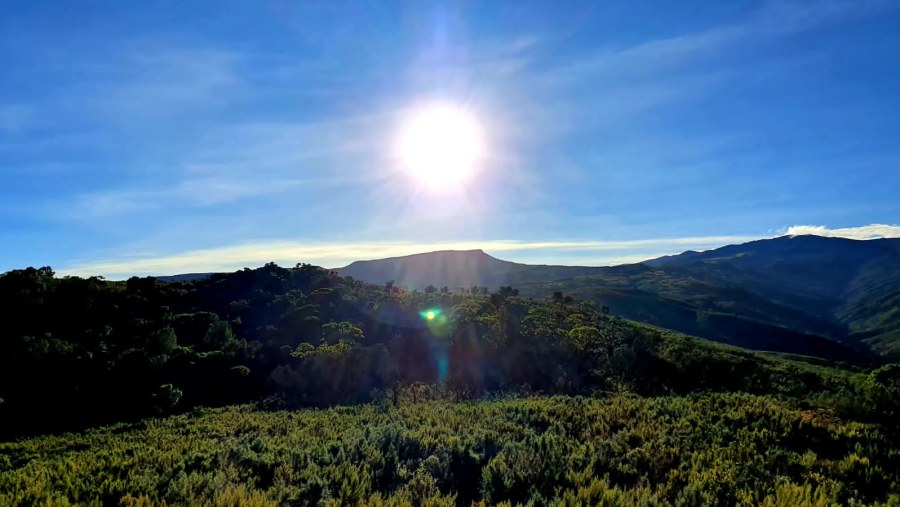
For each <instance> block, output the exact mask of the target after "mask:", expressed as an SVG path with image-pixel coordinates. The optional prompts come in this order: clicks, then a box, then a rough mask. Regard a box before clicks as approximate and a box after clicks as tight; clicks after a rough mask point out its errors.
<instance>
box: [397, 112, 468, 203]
mask: <svg viewBox="0 0 900 507" xmlns="http://www.w3.org/2000/svg"><path fill="white" fill-rule="evenodd" d="M396 156H397V158H398V160H399V162H400V165H401V167H402V168H403V170H404V171H405V172H406V173H408V174H409V175H410V176H411V177H412V178H413V179H414V180H415V181H416V182H418V183H419V184H421V185H422V186H424V187H426V188H429V189H447V188H451V187H459V186H461V185H463V184H464V183H466V182H467V181H468V180H469V179H470V178H471V177H472V176H473V175H474V174H475V173H476V172H477V170H478V169H479V164H480V163H481V162H482V161H483V159H484V157H485V143H484V134H483V132H482V129H481V125H480V124H479V122H478V120H477V119H476V118H475V115H473V114H472V113H471V112H469V111H468V110H466V109H464V108H462V107H460V106H457V105H455V104H449V103H438V104H430V105H426V106H422V107H419V108H416V109H415V110H413V111H412V112H411V113H410V114H409V115H408V116H407V117H406V118H405V120H404V121H403V124H402V126H401V129H400V133H399V136H398V139H397V145H396Z"/></svg>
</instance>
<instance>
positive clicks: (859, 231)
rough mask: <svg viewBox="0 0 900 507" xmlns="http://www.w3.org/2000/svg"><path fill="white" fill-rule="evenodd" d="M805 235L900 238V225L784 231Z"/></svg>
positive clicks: (795, 227)
mask: <svg viewBox="0 0 900 507" xmlns="http://www.w3.org/2000/svg"><path fill="white" fill-rule="evenodd" d="M804 234H813V235H815V236H827V237H830V238H848V239H880V238H900V225H887V224H871V225H863V226H860V227H842V228H837V229H829V228H828V227H826V226H824V225H793V226H791V227H788V228H787V229H785V230H784V235H786V236H801V235H804Z"/></svg>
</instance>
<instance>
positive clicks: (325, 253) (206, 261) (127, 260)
mask: <svg viewBox="0 0 900 507" xmlns="http://www.w3.org/2000/svg"><path fill="white" fill-rule="evenodd" d="M753 239H758V238H757V237H754V236H704V237H689V238H659V239H646V240H632V241H515V240H493V241H448V242H434V243H419V242H409V241H407V242H404V241H390V242H376V241H371V242H333V243H303V242H296V241H274V242H260V243H250V244H242V245H233V246H226V247H221V248H209V249H200V250H191V251H186V252H180V253H175V254H170V255H159V256H154V255H143V256H137V255H134V256H123V257H119V258H116V259H110V260H106V261H99V262H84V263H75V264H72V265H70V266H68V267H66V268H64V269H62V270H60V273H61V274H63V275H81V276H89V275H103V276H106V277H109V278H122V277H128V276H132V275H164V274H174V273H190V272H211V271H233V270H236V269H241V268H244V267H254V266H260V265H262V264H265V263H267V262H276V263H278V264H281V265H285V266H293V265H294V264H296V263H298V262H308V263H312V264H317V265H322V266H329V267H338V266H343V265H346V264H348V263H350V262H353V261H355V260H361V259H378V258H384V257H396V256H400V255H409V254H414V253H421V252H429V251H435V250H474V249H482V250H484V251H486V252H488V253H490V254H496V255H500V256H503V257H504V258H505V259H509V260H519V261H527V262H532V263H546V264H560V263H567V264H568V263H572V262H573V261H574V260H576V259H577V260H578V261H579V263H582V264H588V265H608V264H613V263H621V262H636V261H640V260H645V259H650V258H653V257H657V256H659V255H663V254H667V253H676V252H680V251H682V250H687V249H692V250H697V249H701V250H702V249H709V248H714V247H717V246H721V245H724V244H728V243H739V242H744V241H749V240H753ZM573 254H574V257H573Z"/></svg>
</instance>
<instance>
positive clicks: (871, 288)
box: [521, 236, 900, 358]
mask: <svg viewBox="0 0 900 507" xmlns="http://www.w3.org/2000/svg"><path fill="white" fill-rule="evenodd" d="M521 289H522V291H523V293H525V294H528V295H532V296H539V295H544V294H547V293H550V292H552V291H564V292H566V293H567V294H569V295H571V296H573V297H575V298H576V299H578V300H594V301H597V302H600V303H602V304H605V305H607V306H609V307H610V309H611V310H612V311H613V313H615V314H618V315H622V316H625V317H628V318H631V319H635V320H640V321H643V322H648V323H651V324H655V325H659V326H663V327H668V328H672V329H676V330H678V331H682V332H685V333H691V334H695V335H698V336H703V337H705V338H709V339H713V340H717V341H724V342H728V343H732V344H735V345H742V346H746V347H750V348H765V349H769V350H780V351H783V352H792V353H806V354H811V355H818V356H822V357H835V356H839V355H840V354H843V353H845V350H844V349H845V348H846V347H850V348H853V349H855V350H857V351H873V352H875V353H878V354H881V355H884V356H887V357H889V358H897V357H900V240H898V239H881V240H866V241H860V240H850V239H843V238H826V237H820V236H792V237H780V238H774V239H768V240H759V241H753V242H749V243H744V244H741V245H729V246H725V247H722V248H718V249H715V250H709V251H705V252H685V253H683V254H680V255H674V256H668V257H661V258H659V259H654V260H651V261H646V262H644V263H642V264H637V265H626V266H613V267H610V268H607V269H606V270H604V271H602V272H599V273H595V274H593V275H589V276H584V277H577V278H572V279H567V280H557V281H554V282H549V283H547V282H538V283H532V284H526V285H524V286H523V287H521ZM822 338H825V339H827V341H823V340H822ZM837 345H843V346H845V347H840V346H837ZM804 350H805V352H803V351H804Z"/></svg>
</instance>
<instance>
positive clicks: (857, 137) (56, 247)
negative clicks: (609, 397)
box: [0, 0, 900, 276]
mask: <svg viewBox="0 0 900 507" xmlns="http://www.w3.org/2000/svg"><path fill="white" fill-rule="evenodd" d="M564 4H565V5H556V4H555V5H554V6H553V7H552V8H551V7H550V6H549V5H548V4H546V3H543V2H490V3H483V4H479V5H475V4H464V3H459V2H448V1H432V2H422V3H416V4H412V3H403V2H397V3H384V2H355V1H354V2H314V3H313V2H302V3H300V2H267V3H265V4H255V3H246V4H239V3H231V2H212V1H200V2H191V3H189V4H182V3H178V2H171V1H165V2H157V3H153V4H149V3H113V2H99V3H92V4H58V3H50V2H43V1H37V2H28V3H24V2H12V3H7V4H3V5H0V66H2V68H3V69H4V71H3V72H2V73H0V168H2V170H0V178H2V180H0V183H2V184H0V241H2V244H3V245H4V248H3V250H2V254H0V270H2V271H5V270H8V269H13V268H20V267H25V266H40V265H50V266H53V267H54V268H56V269H57V271H59V272H61V273H63V274H80V275H92V274H102V275H106V276H122V275H129V274H173V273H179V272H182V273H183V272H192V271H193V272H196V271H214V270H225V269H237V268H240V267H243V266H255V265H259V264H262V263H264V262H268V261H276V262H281V263H284V264H288V265H292V264H293V263H294V262H300V261H302V262H312V263H315V264H320V265H324V266H328V267H338V266H341V265H345V264H348V263H349V262H351V261H353V260H357V259H371V258H378V257H388V256H395V255H405V254H411V253H417V252H423V251H429V250H436V249H446V248H452V249H469V248H480V249H484V250H485V251H487V252H488V253H490V254H493V255H496V256H498V257H501V258H504V259H507V260H513V261H519V262H531V263H552V264H579V265H604V264H613V263H621V262H634V261H639V260H643V259H648V258H652V257H656V256H660V255H665V254H672V253H678V252H681V251H684V250H689V249H708V248H714V247H717V246H722V245H724V244H728V243H735V242H743V241H749V240H753V239H760V238H766V237H773V236H776V235H780V234H804V233H814V234H820V235H830V236H841V237H850V238H854V239H868V238H875V237H900V226H898V225H897V224H898V223H900V208H898V205H897V199H896V191H897V189H898V188H900V171H897V170H896V168H897V166H898V162H900V146H898V144H897V142H896V133H897V132H898V131H900V95H898V94H897V93H896V90H898V89H900V32H897V30H896V29H895V28H896V26H898V22H900V4H897V3H896V2H891V1H879V0H874V1H865V2H852V1H840V0H837V1H824V0H821V1H813V2H789V1H770V2H742V3H737V2H727V3H724V2H710V3H708V4H705V5H692V6H686V5H684V4H682V3H678V2H664V1H652V2H644V3H640V4H635V3H629V4H603V5H598V4H594V3H579V2H573V3H566V2H564Z"/></svg>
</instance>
